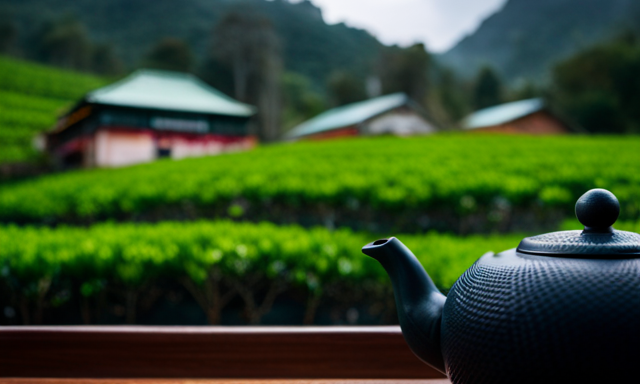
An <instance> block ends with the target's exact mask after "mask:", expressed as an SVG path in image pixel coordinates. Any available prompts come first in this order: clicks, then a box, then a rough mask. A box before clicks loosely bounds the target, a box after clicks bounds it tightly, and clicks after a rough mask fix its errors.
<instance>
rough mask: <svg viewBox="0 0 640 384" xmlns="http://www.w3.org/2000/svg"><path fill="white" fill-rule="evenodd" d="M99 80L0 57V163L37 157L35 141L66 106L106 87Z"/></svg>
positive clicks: (102, 81)
mask: <svg viewBox="0 0 640 384" xmlns="http://www.w3.org/2000/svg"><path fill="white" fill-rule="evenodd" d="M104 83H105V81H104V80H103V79H99V78H96V77H92V76H88V75H82V74H78V73H73V72H67V71H62V70H58V69H52V68H49V67H45V66H42V65H37V64H33V63H29V62H25V61H20V60H16V59H9V58H7V57H0V163H5V162H18V161H27V160H30V159H32V158H33V157H34V156H35V151H34V150H33V144H32V141H33V138H34V137H35V135H37V134H38V133H39V132H42V131H44V130H46V129H48V128H50V127H51V126H52V125H53V124H54V123H55V120H56V117H57V116H58V115H59V114H60V113H61V112H62V111H63V110H64V108H65V107H66V106H69V105H71V104H72V103H73V102H75V101H77V99H79V98H80V97H81V96H82V95H83V94H84V93H85V92H87V91H89V90H91V89H94V88H97V87H99V86H102V85H104Z"/></svg>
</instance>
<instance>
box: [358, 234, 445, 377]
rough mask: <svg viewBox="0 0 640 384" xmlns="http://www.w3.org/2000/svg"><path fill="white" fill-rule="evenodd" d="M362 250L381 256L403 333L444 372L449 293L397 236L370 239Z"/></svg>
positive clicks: (422, 356)
mask: <svg viewBox="0 0 640 384" xmlns="http://www.w3.org/2000/svg"><path fill="white" fill-rule="evenodd" d="M362 252H363V253H364V254H366V255H367V256H371V257H373V258H374V259H376V260H378V262H379V263H380V264H382V266H383V267H384V269H385V270H386V271H387V273H388V274H389V277H390V278H391V283H392V285H393V295H394V297H395V300H396V307H397V308H398V319H399V320H400V327H401V328H402V334H403V335H404V338H405V340H406V341H407V344H409V347H410V348H411V350H412V351H413V353H415V354H416V356H418V357H419V358H420V360H422V361H424V362H425V363H427V364H429V365H431V366H432V367H433V368H435V369H437V370H438V371H440V372H442V373H445V366H444V359H443V357H442V351H441V348H440V329H441V321H442V309H443V308H444V302H445V299H446V297H445V296H444V295H443V294H442V293H440V291H439V290H438V288H436V286H435V284H434V283H433V281H432V280H431V278H430V277H429V275H427V272H425V270H424V268H422V265H421V264H420V262H419V261H418V259H416V257H415V256H414V255H413V253H411V251H410V250H409V248H407V247H406V246H405V245H404V244H402V242H400V240H398V239H396V238H395V237H391V238H389V239H382V240H376V241H374V242H372V243H369V244H367V245H365V246H364V247H363V248H362Z"/></svg>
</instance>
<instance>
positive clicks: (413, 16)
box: [311, 0, 506, 52]
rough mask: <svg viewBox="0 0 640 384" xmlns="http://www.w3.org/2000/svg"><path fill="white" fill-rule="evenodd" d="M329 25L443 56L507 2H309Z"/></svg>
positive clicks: (368, 0) (413, 0) (352, 0)
mask: <svg viewBox="0 0 640 384" xmlns="http://www.w3.org/2000/svg"><path fill="white" fill-rule="evenodd" d="M311 1H312V3H313V4H315V5H316V6H318V7H320V8H321V9H322V13H323V16H324V19H325V21H326V22H327V23H329V24H334V23H338V22H345V23H346V24H348V25H350V26H353V27H358V28H363V29H366V30H368V31H369V32H371V34H373V35H374V36H376V37H377V38H378V39H379V40H380V41H382V42H383V43H385V44H399V45H402V46H406V45H410V44H412V43H415V42H422V43H425V45H426V46H427V49H429V50H430V51H432V52H443V51H446V50H447V49H449V48H450V47H452V46H453V45H455V43H456V42H457V41H458V40H460V39H461V38H462V37H464V36H465V35H467V34H469V33H470V32H473V31H474V30H475V29H476V28H477V27H478V25H479V24H480V22H481V21H482V20H483V19H484V18H486V17H487V16H489V15H490V14H492V13H493V12H495V11H496V10H498V9H500V7H502V5H503V4H504V3H505V2H506V0H311Z"/></svg>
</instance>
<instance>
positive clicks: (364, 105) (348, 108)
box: [286, 93, 409, 139]
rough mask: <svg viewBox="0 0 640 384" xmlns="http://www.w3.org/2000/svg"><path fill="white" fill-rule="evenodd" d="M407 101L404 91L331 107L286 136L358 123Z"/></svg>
mask: <svg viewBox="0 0 640 384" xmlns="http://www.w3.org/2000/svg"><path fill="white" fill-rule="evenodd" d="M408 103H409V97H408V96H407V95H405V94H404V93H394V94H391V95H385V96H380V97H376V98H373V99H369V100H365V101H360V102H357V103H353V104H347V105H343V106H342V107H338V108H333V109H330V110H328V111H326V112H323V113H321V114H319V115H318V116H316V117H314V118H312V119H310V120H307V121H305V122H304V123H302V124H300V125H298V126H296V127H295V128H293V129H292V130H290V131H289V132H287V134H286V137H287V138H289V139H293V138H296V137H301V136H307V135H312V134H314V133H319V132H325V131H330V130H332V129H336V128H341V127H347V126H350V125H354V124H359V123H362V122H363V121H365V120H368V119H370V118H372V117H374V116H377V115H379V114H381V113H384V112H386V111H389V110H391V109H394V108H397V107H401V106H403V105H406V104H408Z"/></svg>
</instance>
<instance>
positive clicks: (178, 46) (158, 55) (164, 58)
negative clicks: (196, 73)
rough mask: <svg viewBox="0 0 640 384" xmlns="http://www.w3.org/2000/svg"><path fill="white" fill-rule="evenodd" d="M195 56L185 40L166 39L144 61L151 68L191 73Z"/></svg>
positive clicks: (159, 42)
mask: <svg viewBox="0 0 640 384" xmlns="http://www.w3.org/2000/svg"><path fill="white" fill-rule="evenodd" d="M193 62H194V56H193V53H192V52H191V48H189V45H188V44H187V43H186V42H184V41H183V40H180V39H176V38H173V37H165V38H163V39H161V40H160V41H158V42H157V43H156V44H155V45H154V46H153V47H152V48H151V50H149V52H148V53H147V55H146V56H145V59H144V61H143V63H144V65H145V66H147V67H150V68H157V69H165V70H169V71H178V72H189V71H190V70H191V67H192V66H193Z"/></svg>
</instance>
